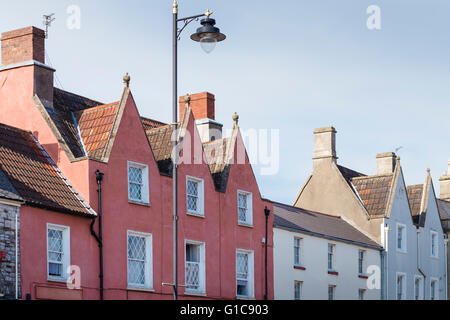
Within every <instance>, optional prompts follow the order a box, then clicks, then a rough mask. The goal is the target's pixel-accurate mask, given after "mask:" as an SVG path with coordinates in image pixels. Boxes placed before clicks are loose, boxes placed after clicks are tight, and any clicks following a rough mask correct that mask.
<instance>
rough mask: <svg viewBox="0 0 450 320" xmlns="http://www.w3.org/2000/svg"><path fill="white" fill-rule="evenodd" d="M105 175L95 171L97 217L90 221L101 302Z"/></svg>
mask: <svg viewBox="0 0 450 320" xmlns="http://www.w3.org/2000/svg"><path fill="white" fill-rule="evenodd" d="M104 176H105V175H104V174H103V173H101V172H100V171H99V170H97V171H95V177H96V179H97V185H98V190H97V192H98V217H97V218H95V219H93V220H92V223H91V234H92V236H93V237H94V238H95V240H96V241H97V242H98V247H99V251H100V253H99V255H100V274H99V278H100V300H103V229H102V181H103V177H104ZM97 219H98V235H97V234H96V233H95V231H94V224H95V221H96V220H97Z"/></svg>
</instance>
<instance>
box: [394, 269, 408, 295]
mask: <svg viewBox="0 0 450 320" xmlns="http://www.w3.org/2000/svg"><path fill="white" fill-rule="evenodd" d="M399 277H402V292H401V294H402V297H401V299H398V279H399ZM406 280H407V279H406V273H403V272H397V277H396V278H395V300H406V284H407V281H406Z"/></svg>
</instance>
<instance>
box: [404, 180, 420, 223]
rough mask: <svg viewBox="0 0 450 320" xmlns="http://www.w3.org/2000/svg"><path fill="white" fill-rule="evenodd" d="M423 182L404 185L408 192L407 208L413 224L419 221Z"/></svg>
mask: <svg viewBox="0 0 450 320" xmlns="http://www.w3.org/2000/svg"><path fill="white" fill-rule="evenodd" d="M423 187H424V186H423V184H417V185H414V186H408V187H406V191H407V193H408V201H409V208H410V209H411V215H412V216H413V221H414V223H415V224H419V223H420V215H421V213H422V212H421V209H422V198H423Z"/></svg>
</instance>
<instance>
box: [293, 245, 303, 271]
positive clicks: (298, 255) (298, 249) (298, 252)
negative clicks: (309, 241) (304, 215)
mask: <svg viewBox="0 0 450 320" xmlns="http://www.w3.org/2000/svg"><path fill="white" fill-rule="evenodd" d="M302 242H303V240H302V239H300V238H295V239H294V265H295V266H297V267H301V266H302Z"/></svg>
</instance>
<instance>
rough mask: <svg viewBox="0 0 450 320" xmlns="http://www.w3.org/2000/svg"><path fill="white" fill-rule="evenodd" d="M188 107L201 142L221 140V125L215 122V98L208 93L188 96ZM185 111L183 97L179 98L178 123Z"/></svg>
mask: <svg viewBox="0 0 450 320" xmlns="http://www.w3.org/2000/svg"><path fill="white" fill-rule="evenodd" d="M190 106H191V110H192V113H193V115H194V119H195V123H196V125H197V128H198V131H199V133H200V138H201V140H202V142H209V141H214V140H218V139H222V128H223V125H222V124H220V123H218V122H216V121H215V119H216V114H215V97H214V95H213V94H211V93H209V92H202V93H197V94H193V95H191V96H190ZM185 109H186V101H185V97H184V96H183V97H180V121H181V120H183V117H184V113H185Z"/></svg>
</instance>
